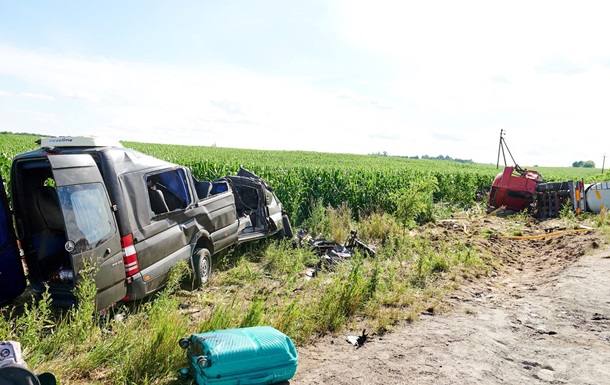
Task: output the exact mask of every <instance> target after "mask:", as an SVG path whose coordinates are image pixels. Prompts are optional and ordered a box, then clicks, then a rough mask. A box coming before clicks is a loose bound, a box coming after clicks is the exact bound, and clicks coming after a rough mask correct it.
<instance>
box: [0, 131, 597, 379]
mask: <svg viewBox="0 0 610 385" xmlns="http://www.w3.org/2000/svg"><path fill="white" fill-rule="evenodd" d="M13 137H15V138H19V140H21V139H23V138H21V137H20V136H18V135H9V134H2V139H3V143H5V144H6V146H7V147H6V148H3V151H4V152H3V156H4V158H2V159H0V162H2V169H1V171H2V176H3V178H4V179H5V180H6V178H7V177H8V173H7V170H8V166H7V165H6V162H9V164H10V159H12V156H14V155H15V154H16V153H19V152H22V151H25V150H27V148H23V146H24V144H21V142H19V143H20V144H19V146H17V145H15V147H14V149H13V147H10V148H9V147H8V144H9V143H10V141H9V139H11V138H13ZM31 139H32V138H31V137H27V140H31ZM24 143H25V142H24ZM125 145H126V146H128V147H133V148H137V149H139V150H141V151H142V152H145V153H149V154H151V155H154V156H157V157H160V158H164V159H167V160H170V161H172V162H176V163H181V164H185V165H187V166H189V167H191V169H193V171H194V173H195V175H197V177H198V178H200V179H214V178H216V177H219V176H222V175H226V174H232V173H234V172H235V171H237V169H238V168H239V166H240V165H243V166H244V167H246V168H248V169H250V170H252V171H254V172H255V173H258V174H259V175H260V176H261V177H263V178H265V179H266V180H267V181H268V182H269V184H270V185H271V186H274V187H275V188H276V192H277V194H278V196H279V198H280V200H282V202H283V203H285V204H286V206H287V208H288V210H289V212H290V213H291V218H292V222H293V226H294V228H295V230H297V229H303V230H306V231H307V233H308V234H309V235H311V236H313V237H314V238H316V237H325V238H327V239H329V240H334V241H336V242H339V243H343V241H344V240H345V239H346V238H347V236H348V235H349V233H350V231H351V230H356V231H357V234H358V236H359V238H360V239H361V240H362V241H363V242H365V243H367V244H370V245H373V246H374V247H375V248H376V257H375V258H370V257H367V256H365V255H363V254H360V253H355V254H354V255H353V256H352V257H351V258H350V259H347V260H345V261H342V262H341V263H339V264H334V265H331V264H325V263H322V262H321V260H320V258H319V256H317V255H316V254H315V253H314V252H313V251H311V250H309V249H308V248H307V247H296V246H295V242H290V241H285V240H284V241H276V240H272V241H265V242H260V243H255V244H251V245H244V246H240V247H238V248H236V249H233V250H231V251H230V252H227V253H224V254H222V255H221V256H218V257H216V258H215V260H214V261H213V275H212V278H211V280H210V282H209V283H208V285H207V286H206V287H204V288H202V289H199V290H193V283H192V278H191V272H190V268H189V266H188V265H187V264H186V263H184V264H180V265H178V266H177V267H176V268H174V270H173V272H172V275H171V278H170V279H169V281H168V284H167V286H166V288H165V289H164V290H163V291H161V292H159V293H157V294H156V295H154V296H152V297H151V298H147V299H146V300H143V301H137V302H130V303H125V304H121V305H119V306H117V307H116V308H115V309H112V310H111V311H109V312H107V313H106V314H103V315H102V314H96V313H95V312H94V309H93V307H92V304H93V302H92V301H91V298H92V297H93V296H94V295H95V285H94V282H93V281H92V278H91V277H93V276H94V274H93V273H94V272H93V271H88V272H87V274H85V275H84V276H83V280H82V283H81V284H80V285H79V286H78V289H77V290H78V297H79V300H80V301H79V302H80V306H79V307H78V308H75V309H70V310H59V309H56V308H53V307H51V305H50V299H49V296H48V295H46V294H45V293H42V294H34V293H31V292H28V293H26V294H25V295H23V296H21V297H20V298H19V299H18V300H16V301H15V303H14V304H12V305H11V306H8V307H5V308H3V309H1V310H0V339H3V340H16V341H19V342H20V343H21V344H22V348H23V353H24V358H25V360H26V361H27V362H28V364H29V366H30V368H32V369H33V370H35V371H36V372H43V371H50V372H52V373H54V374H55V375H56V377H58V379H60V381H61V383H62V384H71V383H72V384H172V383H179V382H178V380H177V378H178V370H179V369H180V367H182V366H185V365H186V360H185V353H184V351H183V350H182V349H180V348H179V347H178V340H179V339H180V338H181V337H186V336H188V335H190V334H192V333H200V332H205V331H209V330H214V329H225V328H233V327H246V326H254V325H270V326H273V327H275V328H277V329H279V330H281V331H282V332H284V333H286V334H287V335H288V336H290V337H291V338H292V339H293V341H294V342H295V343H296V344H297V346H303V345H307V344H310V343H312V342H314V341H315V340H316V339H317V338H319V337H321V336H324V335H327V334H340V333H345V332H347V331H352V330H362V329H364V328H366V329H367V332H368V333H369V334H372V333H378V334H383V333H386V332H388V331H392V330H393V329H394V328H395V327H397V326H398V325H403V324H404V323H405V322H411V321H414V320H416V319H417V318H418V317H419V316H420V315H421V314H422V313H423V314H435V313H437V312H442V311H443V310H444V307H445V299H446V298H447V296H449V295H450V293H452V292H454V291H455V290H457V289H459V288H460V287H461V286H462V285H463V284H465V283H467V282H472V281H475V280H477V279H479V278H482V277H487V276H489V275H491V274H495V272H496V271H498V270H499V269H501V268H502V261H501V260H499V259H498V258H497V256H496V255H495V254H494V250H492V249H491V248H490V247H488V246H489V243H488V240H489V239H496V238H498V237H499V236H500V235H515V234H517V233H520V234H522V233H523V228H526V227H527V226H528V221H529V219H528V218H526V217H525V216H517V217H513V218H510V221H511V223H515V227H514V229H513V230H510V231H513V233H514V234H513V233H511V232H510V231H506V232H504V233H501V232H499V231H498V230H491V229H489V230H488V231H480V232H476V231H473V230H470V229H467V228H466V226H465V225H464V224H463V223H462V221H461V220H460V218H462V219H464V220H468V221H477V222H479V223H482V222H483V221H484V220H485V210H484V205H483V204H481V203H477V199H478V198H477V192H479V193H480V192H482V191H484V189H485V186H489V185H490V184H491V181H492V180H493V177H494V176H495V174H496V173H497V170H496V169H495V166H494V167H492V166H481V165H479V167H477V166H476V165H463V164H457V165H456V167H455V168H453V167H448V166H447V162H442V163H441V165H440V166H436V163H435V161H430V160H413V159H402V158H395V159H392V158H390V157H374V156H353V155H332V154H315V156H314V154H313V153H301V152H274V153H272V152H262V151H261V152H257V151H249V150H230V151H229V150H227V149H218V148H207V147H206V148H201V147H186V146H165V145H145V144H137V143H129V144H125ZM3 146H4V145H3ZM26 146H27V145H26ZM34 147H35V145H32V147H31V148H34ZM316 158H323V160H322V161H320V159H317V160H314V159H316ZM212 159H213V160H212ZM372 159H380V161H379V162H378V161H376V160H375V161H373V160H372ZM382 161H383V162H382ZM386 161H387V162H386ZM384 162H386V163H384ZM543 175H544V174H543ZM544 176H545V177H547V178H548V176H547V175H544ZM564 215H565V218H563V219H562V220H564V221H572V222H571V223H573V224H575V225H576V224H577V223H578V221H580V219H579V218H574V217H569V214H568V213H565V214H564ZM586 218H587V219H588V223H589V222H591V223H594V225H595V226H597V227H598V228H601V229H604V230H606V229H607V228H608V216H607V215H606V214H605V213H602V214H601V215H598V216H588V217H586Z"/></svg>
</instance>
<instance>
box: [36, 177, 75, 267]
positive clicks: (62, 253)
mask: <svg viewBox="0 0 610 385" xmlns="http://www.w3.org/2000/svg"><path fill="white" fill-rule="evenodd" d="M34 194H35V196H34V205H35V208H36V210H33V213H34V218H32V219H33V223H32V228H33V229H35V230H34V231H33V233H32V243H33V245H34V249H35V251H36V256H37V260H38V261H39V266H40V272H41V274H42V276H43V277H46V276H48V275H50V274H52V273H53V272H54V271H55V270H57V269H59V268H60V266H61V264H62V263H63V262H64V259H65V258H66V257H67V253H66V250H65V243H66V232H65V224H64V218H63V215H62V212H61V206H60V204H59V197H58V196H57V191H56V190H55V188H53V187H50V186H40V187H37V188H36V189H35V191H34Z"/></svg>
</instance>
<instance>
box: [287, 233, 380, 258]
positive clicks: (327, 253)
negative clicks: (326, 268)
mask: <svg viewBox="0 0 610 385" xmlns="http://www.w3.org/2000/svg"><path fill="white" fill-rule="evenodd" d="M298 245H299V246H301V247H303V246H307V247H309V248H310V249H311V250H313V251H315V252H316V253H317V254H318V255H319V256H320V259H321V262H323V263H326V264H329V265H336V264H338V263H340V262H341V261H343V260H345V259H349V258H351V256H352V254H353V253H354V251H355V250H360V251H361V252H363V253H364V254H365V255H367V256H369V257H371V258H374V257H375V250H374V249H373V248H372V247H370V246H369V245H367V244H365V243H363V242H362V241H360V239H358V233H357V231H356V230H352V231H350V235H349V236H348V237H347V239H346V240H345V242H344V243H343V244H339V243H337V242H333V241H329V240H327V239H326V238H313V237H311V236H310V235H309V234H308V233H307V232H306V231H304V230H299V232H298Z"/></svg>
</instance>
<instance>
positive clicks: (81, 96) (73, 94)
mask: <svg viewBox="0 0 610 385" xmlns="http://www.w3.org/2000/svg"><path fill="white" fill-rule="evenodd" d="M60 95H61V96H64V97H66V98H70V99H76V100H85V101H88V102H93V103H98V102H99V101H100V97H99V96H98V95H95V94H93V93H90V92H79V91H61V92H60Z"/></svg>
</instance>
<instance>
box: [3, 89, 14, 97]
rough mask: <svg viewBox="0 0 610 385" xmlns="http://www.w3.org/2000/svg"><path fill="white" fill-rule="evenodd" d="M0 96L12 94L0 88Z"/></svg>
mask: <svg viewBox="0 0 610 385" xmlns="http://www.w3.org/2000/svg"><path fill="white" fill-rule="evenodd" d="M0 96H13V95H12V94H11V93H10V92H8V91H5V90H0Z"/></svg>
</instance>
